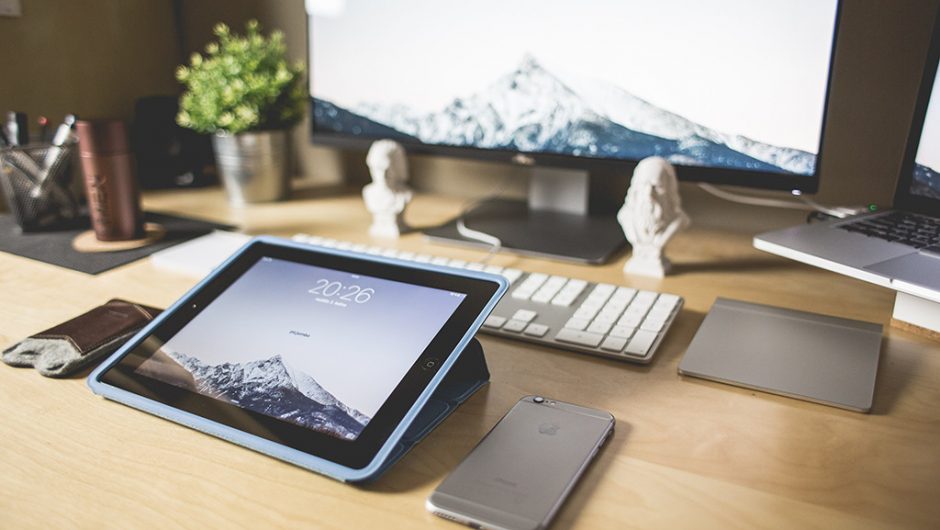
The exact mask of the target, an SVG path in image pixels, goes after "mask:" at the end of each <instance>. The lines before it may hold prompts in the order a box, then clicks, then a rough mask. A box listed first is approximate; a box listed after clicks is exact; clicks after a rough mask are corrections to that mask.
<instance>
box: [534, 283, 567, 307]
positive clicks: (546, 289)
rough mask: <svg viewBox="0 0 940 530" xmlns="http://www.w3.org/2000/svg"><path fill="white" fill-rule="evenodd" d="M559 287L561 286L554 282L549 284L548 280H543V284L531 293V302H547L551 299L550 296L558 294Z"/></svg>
mask: <svg viewBox="0 0 940 530" xmlns="http://www.w3.org/2000/svg"><path fill="white" fill-rule="evenodd" d="M560 289H561V286H560V285H558V284H557V283H556V284H550V282H545V285H543V286H542V287H539V290H538V291H536V292H535V294H534V295H532V301H533V302H539V303H542V304H547V303H548V302H550V301H551V299H552V298H554V297H555V295H556V294H558V291H559V290H560Z"/></svg>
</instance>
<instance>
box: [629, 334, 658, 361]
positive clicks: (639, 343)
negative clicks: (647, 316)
mask: <svg viewBox="0 0 940 530" xmlns="http://www.w3.org/2000/svg"><path fill="white" fill-rule="evenodd" d="M658 336H659V333H656V332H655V331H643V330H642V329H641V330H639V331H637V332H636V333H635V334H634V335H633V338H632V339H630V344H627V353H632V354H633V355H646V354H647V352H649V351H650V346H652V345H653V342H655V341H656V337H658Z"/></svg>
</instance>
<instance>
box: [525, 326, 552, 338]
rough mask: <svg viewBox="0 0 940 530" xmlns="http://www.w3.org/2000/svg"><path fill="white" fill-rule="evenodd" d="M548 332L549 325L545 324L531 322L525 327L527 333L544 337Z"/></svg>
mask: <svg viewBox="0 0 940 530" xmlns="http://www.w3.org/2000/svg"><path fill="white" fill-rule="evenodd" d="M546 333H548V326H546V325H544V324H529V327H527V328H525V334H526V335H532V336H533V337H544V336H545V334H546Z"/></svg>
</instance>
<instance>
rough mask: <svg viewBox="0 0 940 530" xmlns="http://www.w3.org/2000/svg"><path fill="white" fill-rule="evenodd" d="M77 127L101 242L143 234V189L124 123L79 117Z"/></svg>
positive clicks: (91, 208) (93, 218) (91, 210)
mask: <svg viewBox="0 0 940 530" xmlns="http://www.w3.org/2000/svg"><path fill="white" fill-rule="evenodd" d="M75 130H76V132H77V133H78V152H79V157H80V158H81V161H82V172H83V173H84V174H85V194H86V195H87V196H88V210H89V213H90V215H91V225H92V228H94V230H95V237H96V238H98V240H100V241H125V240H128V239H138V238H141V237H143V235H144V230H143V214H142V213H141V210H140V189H139V188H138V187H137V178H136V177H135V176H134V158H133V155H132V154H131V150H130V145H129V142H128V139H127V128H126V127H125V125H124V122H123V121H121V120H90V121H89V120H80V121H78V122H76V123H75Z"/></svg>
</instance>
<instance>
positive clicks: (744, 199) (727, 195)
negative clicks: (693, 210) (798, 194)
mask: <svg viewBox="0 0 940 530" xmlns="http://www.w3.org/2000/svg"><path fill="white" fill-rule="evenodd" d="M698 187H700V188H702V189H703V190H705V191H707V192H708V193H711V194H712V195H714V196H715V197H718V198H719V199H724V200H726V201H731V202H736V203H739V204H750V205H751V206H769V207H771V208H790V209H792V210H804V211H811V210H815V209H816V208H814V207H812V206H810V205H808V204H800V203H798V202H792V201H784V200H780V199H769V198H766V197H751V196H748V195H739V194H737V193H731V192H730V191H725V190H723V189H720V188H717V187H715V186H712V185H711V184H706V183H704V182H701V183H699V185H698Z"/></svg>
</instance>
